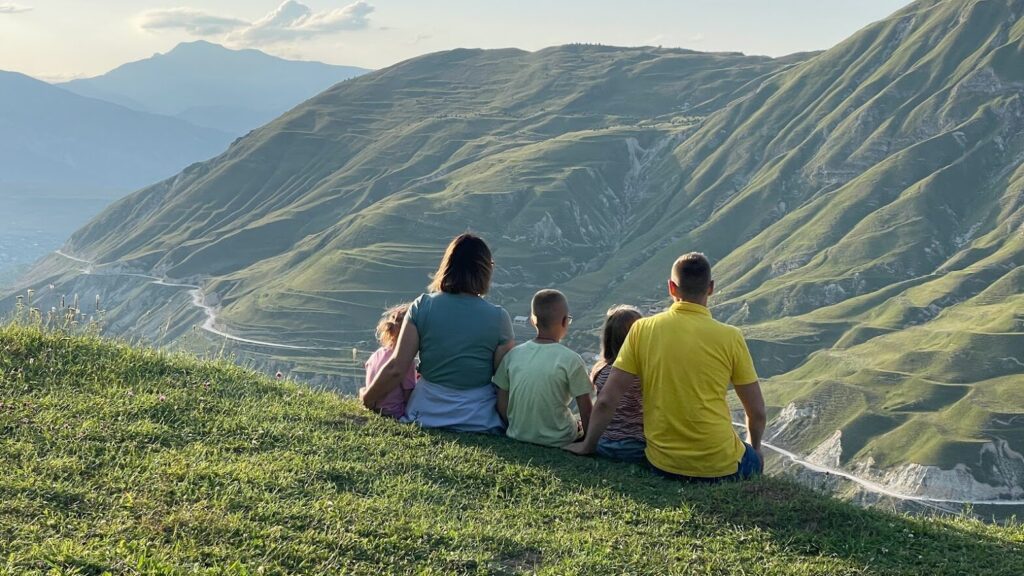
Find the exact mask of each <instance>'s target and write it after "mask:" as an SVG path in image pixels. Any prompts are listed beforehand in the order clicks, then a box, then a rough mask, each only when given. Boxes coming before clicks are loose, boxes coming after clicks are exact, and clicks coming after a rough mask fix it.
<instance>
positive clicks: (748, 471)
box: [648, 442, 764, 484]
mask: <svg viewBox="0 0 1024 576" xmlns="http://www.w3.org/2000/svg"><path fill="white" fill-rule="evenodd" d="M743 446H744V447H745V448H746V450H744V451H743V458H741V459H740V463H739V465H738V466H737V467H736V473H735V474H729V475H728V476H719V477H718V478H700V477H697V476H683V475H682V474H673V473H671V472H666V471H664V470H662V469H660V468H658V467H657V466H655V465H654V464H650V463H648V464H649V465H650V467H651V468H652V469H653V470H654V472H655V473H656V474H658V475H659V476H663V477H665V478H671V479H672V480H682V481H684V482H703V483H706V484H718V483H719V482H735V481H737V480H750V479H751V478H754V477H756V476H760V475H761V474H762V473H763V472H764V462H762V461H761V458H760V457H759V456H758V455H757V452H754V447H753V446H751V445H750V444H747V443H746V442H744V443H743Z"/></svg>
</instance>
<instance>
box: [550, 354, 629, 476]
mask: <svg viewBox="0 0 1024 576" xmlns="http://www.w3.org/2000/svg"><path fill="white" fill-rule="evenodd" d="M634 378H636V376H634V375H633V374H630V373H629V372H626V371H625V370H620V369H619V368H615V367H612V371H611V374H609V375H608V380H607V382H605V385H604V388H602V389H601V393H600V394H598V395H597V402H596V403H595V404H594V407H593V410H591V413H590V424H589V425H588V426H587V435H586V436H584V437H583V442H577V443H575V444H569V445H568V446H566V447H565V449H566V450H568V451H569V452H572V453H573V454H578V455H580V456H584V455H587V454H592V453H593V452H594V450H596V449H597V441H598V440H599V439H600V438H601V435H602V434H604V430H605V428H607V427H608V424H609V423H611V421H612V418H614V417H615V411H616V410H618V409H619V402H620V401H621V400H622V395H623V394H625V393H626V391H627V390H629V387H630V386H632V385H633V379H634ZM580 412H581V415H582V410H580Z"/></svg>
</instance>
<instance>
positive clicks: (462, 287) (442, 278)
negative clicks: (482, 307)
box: [427, 234, 494, 296]
mask: <svg viewBox="0 0 1024 576" xmlns="http://www.w3.org/2000/svg"><path fill="white" fill-rule="evenodd" d="M493 271H494V261H493V260H491V249H490V248H488V247H487V243H486V242H484V240H483V238H480V237H479V236H475V235H473V234H460V235H458V236H456V237H455V239H454V240H452V242H451V244H449V245H448V249H447V250H445V251H444V257H443V258H441V265H440V266H438V267H437V272H436V273H434V280H433V281H432V282H431V283H430V286H428V287H427V289H428V290H430V291H431V292H447V293H449V294H476V295H478V296H483V295H484V294H487V291H488V290H489V289H490V287H491V273H492V272H493Z"/></svg>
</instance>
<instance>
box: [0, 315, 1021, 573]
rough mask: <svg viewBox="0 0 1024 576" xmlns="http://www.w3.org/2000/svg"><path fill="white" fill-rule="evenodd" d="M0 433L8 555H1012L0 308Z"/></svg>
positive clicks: (200, 560) (651, 562)
mask: <svg viewBox="0 0 1024 576" xmlns="http://www.w3.org/2000/svg"><path fill="white" fill-rule="evenodd" d="M0 433H2V434H3V438H4V443H3V444H2V445H0V466H2V468H3V470H4V473H3V474H0V496H2V498H3V503H4V505H3V506H2V507H0V526H3V527H4V529H3V530H0V549H3V550H4V560H3V562H4V563H3V565H2V566H3V568H2V569H3V571H4V572H9V573H12V574H44V573H51V572H55V571H56V572H63V573H93V574H101V573H123V572H126V571H128V572H139V573H144V574H168V573H179V572H207V573H233V574H247V573H259V572H266V573H270V574H285V573H287V574H298V573H302V574H336V573H346V574H390V573H394V574H409V573H444V574H451V573H455V574H471V573H472V574H477V573H486V574H525V573H539V574H576V573H582V572H581V570H580V567H582V566H586V573H587V574H622V573H623V572H627V573H643V574H681V573H685V574H719V575H721V574H750V573H751V572H756V573H762V572H763V573H768V574H786V575H789V574H793V575H807V574H830V575H844V574H850V575H853V574H865V573H872V574H905V573H926V574H936V575H941V574H964V573H970V574H976V575H983V574H1018V573H1021V571H1024V529H1022V528H1021V526H1020V524H1011V525H1008V526H1004V527H1000V526H993V525H984V524H981V523H980V522H977V521H974V520H970V519H967V518H966V517H952V518H909V517H906V516H902V515H897V514H893V513H889V512H883V511H877V510H864V509H861V508H857V507H855V506H853V505H851V504H849V503H844V502H839V501H837V500H835V499H832V498H829V497H827V496H823V495H821V494H818V493H815V492H813V491H811V490H808V489H805V488H800V487H798V486H796V485H795V484H793V483H789V482H781V481H778V480H771V479H764V480H762V481H757V482H753V483H746V484H732V485H722V486H699V485H685V484H680V483H676V482H671V481H667V480H663V479H660V478H658V477H656V476H655V475H654V474H652V473H651V472H649V471H646V470H643V469H641V468H639V467H636V466H624V465H619V464H614V463H610V462H603V461H599V460H595V459H584V458H576V457H573V456H570V455H569V454H567V453H565V452H562V451H559V450H550V449H545V448H540V447H536V446H531V445H528V444H521V443H517V442H514V441H512V440H509V439H506V438H499V437H496V436H481V435H474V434H463V435H456V434H448V433H443V432H436V431H435V432H431V431H423V430H419V429H417V428H414V427H411V426H405V425H399V424H396V423H394V422H392V421H390V420H385V419H384V418H380V417H378V416H376V415H374V414H371V413H369V412H367V411H365V410H363V409H361V407H357V406H356V403H355V402H354V401H352V400H346V399H343V398H339V397H338V396H337V395H336V394H333V393H330V392H324V391H316V390H311V389H309V388H308V387H306V386H303V385H297V384H295V383H292V382H287V381H274V380H271V379H269V378H266V377H264V376H262V375H260V374H257V373H253V372H250V371H248V370H244V369H241V368H239V367H237V366H231V365H227V364H224V363H215V362H204V361H199V360H197V359H195V358H190V357H186V356H179V355H168V354H163V353H158V352H154V351H152V350H146V349H139V348H130V347H128V346H125V345H121V344H114V343H111V342H106V341H102V340H99V339H96V338H93V337H83V336H75V335H69V334H66V333H60V334H57V333H53V334H45V333H40V332H39V331H37V330H34V329H26V328H22V327H12V326H4V327H0ZM610 542H614V543H615V545H609V543H610ZM894 542H898V544H894Z"/></svg>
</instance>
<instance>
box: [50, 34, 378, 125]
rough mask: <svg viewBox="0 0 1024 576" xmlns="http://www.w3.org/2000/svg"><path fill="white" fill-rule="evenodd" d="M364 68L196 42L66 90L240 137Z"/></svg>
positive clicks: (72, 84)
mask: <svg viewBox="0 0 1024 576" xmlns="http://www.w3.org/2000/svg"><path fill="white" fill-rule="evenodd" d="M364 72H367V70H365V69H363V68H356V67H351V66H335V65H331V64H324V63H322V62H308V61H297V60H286V59H284V58H279V57H277V56H273V55H270V54H267V53H265V52H261V51H259V50H255V49H245V50H235V49H232V48H228V47H226V46H222V45H220V44H215V43H213V42H208V41H206V40H195V41H192V42H182V43H180V44H178V45H176V46H174V47H173V48H172V49H171V50H169V51H168V52H166V53H158V54H154V55H153V57H151V58H146V59H143V60H138V61H135V62H129V63H127V64H123V65H121V66H118V67H117V68H115V69H113V70H111V71H110V72H107V73H106V74H103V75H101V76H96V77H94V78H83V79H79V80H72V81H71V82H67V83H64V84H61V85H60V86H61V87H62V88H65V89H67V90H70V91H72V92H75V93H77V94H80V95H82V96H89V97H91V98H98V99H101V100H107V101H108V102H113V103H115V104H120V105H122V106H125V107H128V108H132V109H135V110H139V111H143V112H152V113H156V114H163V115H167V116H175V117H178V118H181V119H184V120H187V121H188V122H191V123H193V124H196V125H198V126H204V127H207V128H214V129H217V130H221V131H226V132H230V133H232V134H234V135H236V136H240V135H242V134H245V133H246V132H248V131H249V130H252V129H253V128H258V127H259V126H261V125H263V124H265V123H267V122H269V121H270V120H273V119H274V118H276V117H277V116H279V115H280V114H282V113H283V112H286V111H287V110H289V109H290V108H292V107H293V106H295V105H296V104H299V103H301V102H303V101H304V100H306V99H308V98H310V97H312V96H314V95H316V94H318V93H320V92H322V91H324V90H326V89H327V88H330V87H331V86H333V85H335V84H337V83H338V82H341V81H342V80H347V79H349V78H352V77H354V76H358V75H360V74H363V73H364Z"/></svg>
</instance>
